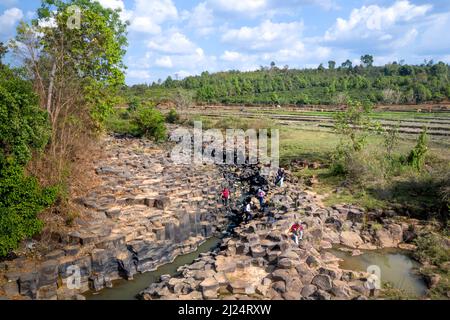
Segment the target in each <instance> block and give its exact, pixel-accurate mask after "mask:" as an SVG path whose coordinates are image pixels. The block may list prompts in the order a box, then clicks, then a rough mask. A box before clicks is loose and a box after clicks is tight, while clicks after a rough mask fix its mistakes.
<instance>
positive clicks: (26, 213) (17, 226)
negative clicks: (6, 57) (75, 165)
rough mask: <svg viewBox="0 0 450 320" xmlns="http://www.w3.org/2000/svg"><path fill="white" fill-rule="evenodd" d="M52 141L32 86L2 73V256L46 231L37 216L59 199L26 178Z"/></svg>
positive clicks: (53, 191) (53, 190)
mask: <svg viewBox="0 0 450 320" xmlns="http://www.w3.org/2000/svg"><path fill="white" fill-rule="evenodd" d="M48 137H49V123H48V121H47V116H46V113H45V112H43V111H41V110H40V109H39V106H38V102H37V98H36V95H35V94H34V93H33V91H32V87H31V85H30V83H28V82H26V81H24V80H22V79H20V78H19V77H18V76H17V75H15V74H14V72H13V71H11V70H9V69H8V68H7V67H2V68H1V69H0V147H1V149H0V256H4V255H6V254H7V253H8V252H9V251H10V250H13V249H15V248H16V247H17V245H18V243H19V242H20V241H21V240H23V239H25V238H27V237H31V236H33V235H34V234H36V233H38V232H39V231H40V230H41V228H42V222H41V221H39V220H38V218H37V214H38V213H39V212H41V211H42V210H43V209H45V208H46V207H48V206H50V205H51V204H52V203H53V202H54V201H55V199H56V195H57V189H56V188H44V189H43V188H41V187H40V186H39V183H38V182H37V180H36V179H35V178H33V177H29V176H27V175H26V174H25V172H24V171H25V170H24V166H25V165H26V164H27V163H28V161H29V160H30V159H31V155H32V152H33V151H39V150H43V148H44V147H45V145H46V144H47V141H48Z"/></svg>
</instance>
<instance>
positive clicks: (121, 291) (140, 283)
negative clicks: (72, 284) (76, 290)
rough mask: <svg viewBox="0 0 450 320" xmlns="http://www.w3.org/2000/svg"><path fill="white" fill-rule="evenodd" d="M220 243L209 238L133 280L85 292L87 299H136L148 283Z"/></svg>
mask: <svg viewBox="0 0 450 320" xmlns="http://www.w3.org/2000/svg"><path fill="white" fill-rule="evenodd" d="M219 243H220V239H219V238H210V239H208V240H207V241H206V242H205V243H203V244H202V245H200V246H199V247H198V249H197V251H195V252H193V253H190V254H186V255H183V256H179V257H177V258H176V259H175V260H174V261H173V262H172V263H168V264H166V265H163V266H161V267H159V268H158V270H156V271H153V272H146V273H142V274H137V275H135V276H134V280H132V281H127V280H117V281H114V282H113V284H114V286H113V288H109V289H104V290H102V291H100V292H98V293H93V292H88V293H86V294H85V297H86V299H87V300H137V297H136V295H137V294H138V293H139V292H141V291H143V290H144V289H146V288H147V287H148V286H149V285H150V284H152V283H154V282H157V281H159V279H160V277H161V276H162V275H166V274H168V275H171V276H174V275H176V274H177V269H178V268H179V267H181V266H184V265H186V264H192V263H194V260H195V259H197V258H198V257H199V256H200V254H201V253H205V252H210V251H211V250H213V249H214V248H216V247H217V246H218V245H219Z"/></svg>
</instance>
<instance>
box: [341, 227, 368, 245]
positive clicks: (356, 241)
mask: <svg viewBox="0 0 450 320" xmlns="http://www.w3.org/2000/svg"><path fill="white" fill-rule="evenodd" d="M340 241H341V244H342V245H344V246H346V247H350V248H354V249H356V248H358V247H359V246H360V245H362V244H363V243H364V241H363V239H361V237H360V236H359V234H358V233H356V232H354V231H343V232H341V234H340Z"/></svg>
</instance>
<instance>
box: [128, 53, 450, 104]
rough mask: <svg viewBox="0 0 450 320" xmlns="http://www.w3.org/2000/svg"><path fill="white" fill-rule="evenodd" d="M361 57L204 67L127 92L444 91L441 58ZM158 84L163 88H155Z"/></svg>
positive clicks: (273, 97)
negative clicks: (309, 65)
mask: <svg viewBox="0 0 450 320" xmlns="http://www.w3.org/2000/svg"><path fill="white" fill-rule="evenodd" d="M361 58H362V64H363V66H362V67H361V66H353V64H352V62H351V61H350V60H348V61H346V62H344V63H343V64H342V65H341V66H340V67H336V66H337V64H336V62H335V61H329V63H328V69H324V68H323V66H322V67H320V69H318V68H315V69H302V70H296V69H288V68H284V69H280V68H277V67H276V65H274V66H269V67H261V68H260V69H259V70H257V71H252V72H240V71H228V72H219V73H215V74H209V73H206V72H205V73H202V75H200V76H195V77H187V78H185V79H183V80H179V81H177V80H173V79H171V78H170V79H168V80H166V82H164V84H161V85H160V84H158V83H153V84H152V85H151V86H145V87H144V85H136V86H133V87H131V88H128V90H127V92H129V93H130V94H138V95H140V96H142V95H145V96H146V97H152V96H154V95H152V92H154V93H155V94H156V95H159V96H163V97H164V98H163V99H166V98H168V99H172V100H173V97H170V94H169V93H170V92H173V90H176V89H183V90H186V91H187V92H190V93H191V94H195V99H196V100H197V102H199V103H222V104H278V103H280V104H293V105H304V104H321V105H329V104H334V103H335V98H336V96H338V95H341V94H343V95H346V96H348V97H350V98H351V99H353V100H360V101H365V100H368V101H371V102H372V103H388V104H394V103H422V102H425V101H430V100H434V99H435V100H438V101H439V100H442V99H443V98H445V97H449V96H450V93H449V91H448V89H447V88H448V87H449V84H450V83H449V77H448V75H449V67H448V65H446V64H444V63H438V64H436V65H435V64H426V65H420V66H413V65H399V64H398V63H391V64H387V65H385V66H380V67H378V66H373V60H374V57H373V56H371V55H365V56H363V57H361ZM138 90H139V91H140V92H139V93H137V92H136V91H138ZM161 90H165V91H166V92H167V94H161ZM386 93H389V95H388V96H386ZM304 97H308V99H303V98H304Z"/></svg>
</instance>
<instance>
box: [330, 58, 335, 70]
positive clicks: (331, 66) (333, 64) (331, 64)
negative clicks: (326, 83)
mask: <svg viewBox="0 0 450 320" xmlns="http://www.w3.org/2000/svg"><path fill="white" fill-rule="evenodd" d="M328 69H330V70H334V69H336V61H333V60H331V61H328Z"/></svg>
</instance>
